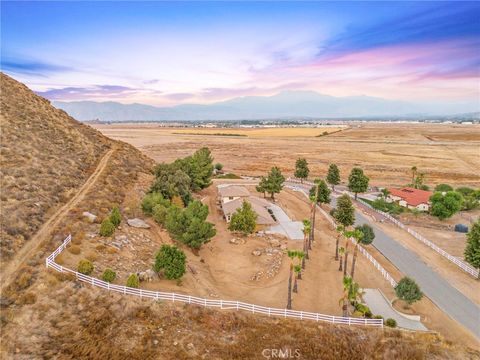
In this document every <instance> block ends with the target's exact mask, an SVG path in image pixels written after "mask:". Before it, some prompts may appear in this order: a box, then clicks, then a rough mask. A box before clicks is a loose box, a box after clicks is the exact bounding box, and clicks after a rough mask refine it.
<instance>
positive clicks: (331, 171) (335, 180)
mask: <svg viewBox="0 0 480 360" xmlns="http://www.w3.org/2000/svg"><path fill="white" fill-rule="evenodd" d="M327 182H328V183H329V184H330V185H332V191H335V185H338V184H340V170H339V169H338V166H337V165H335V164H330V166H329V167H328V173H327Z"/></svg>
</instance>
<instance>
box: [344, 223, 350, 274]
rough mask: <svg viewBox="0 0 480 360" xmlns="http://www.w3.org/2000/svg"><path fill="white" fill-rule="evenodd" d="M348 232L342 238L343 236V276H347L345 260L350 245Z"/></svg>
mask: <svg viewBox="0 0 480 360" xmlns="http://www.w3.org/2000/svg"><path fill="white" fill-rule="evenodd" d="M347 234H348V231H346V232H344V233H343V236H345V239H346V242H345V252H344V255H345V256H344V259H343V276H347V259H348V254H349V251H348V245H349V244H350V238H349V236H348V235H347Z"/></svg>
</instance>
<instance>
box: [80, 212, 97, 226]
mask: <svg viewBox="0 0 480 360" xmlns="http://www.w3.org/2000/svg"><path fill="white" fill-rule="evenodd" d="M82 215H83V216H84V217H86V218H87V219H88V221H90V222H91V223H93V222H95V220H96V219H97V215H94V214H92V213H91V212H88V211H84V212H83V213H82Z"/></svg>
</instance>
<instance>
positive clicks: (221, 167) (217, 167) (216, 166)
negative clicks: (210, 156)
mask: <svg viewBox="0 0 480 360" xmlns="http://www.w3.org/2000/svg"><path fill="white" fill-rule="evenodd" d="M215 169H216V170H217V171H221V170H222V169H223V164H220V163H216V164H215Z"/></svg>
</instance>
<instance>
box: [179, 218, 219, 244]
mask: <svg viewBox="0 0 480 360" xmlns="http://www.w3.org/2000/svg"><path fill="white" fill-rule="evenodd" d="M216 233H217V231H216V230H215V227H214V226H213V224H211V223H209V222H206V221H205V220H201V219H199V218H197V217H194V218H192V219H191V220H190V222H189V225H188V227H187V230H186V231H185V233H184V234H183V236H182V242H183V243H184V244H186V245H187V246H189V247H191V248H193V249H199V248H200V247H201V246H202V245H203V244H205V243H207V242H209V241H210V239H211V238H212V237H214V236H215V234H216Z"/></svg>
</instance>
